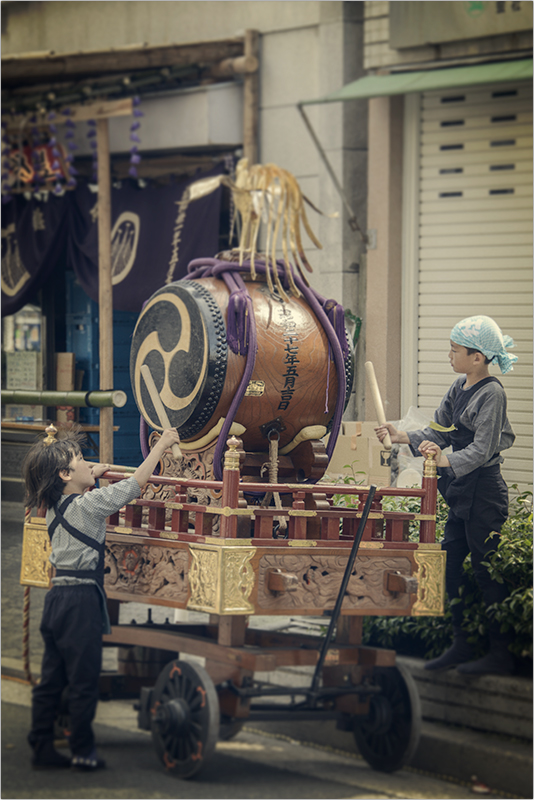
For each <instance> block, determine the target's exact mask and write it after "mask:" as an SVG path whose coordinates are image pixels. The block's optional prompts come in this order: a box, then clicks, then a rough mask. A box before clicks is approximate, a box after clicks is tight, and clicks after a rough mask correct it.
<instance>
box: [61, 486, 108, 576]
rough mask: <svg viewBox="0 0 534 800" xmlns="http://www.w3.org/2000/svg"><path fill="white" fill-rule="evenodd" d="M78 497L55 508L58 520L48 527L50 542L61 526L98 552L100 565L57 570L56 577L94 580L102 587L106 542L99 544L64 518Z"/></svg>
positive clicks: (67, 500)
mask: <svg viewBox="0 0 534 800" xmlns="http://www.w3.org/2000/svg"><path fill="white" fill-rule="evenodd" d="M77 497H78V495H77V494H70V495H69V496H68V497H67V499H66V500H65V501H64V503H63V504H62V505H61V506H60V505H59V504H58V505H56V507H55V512H56V518H55V519H54V520H53V522H51V523H50V525H49V526H48V535H49V536H50V541H52V537H53V535H54V533H55V531H56V528H57V527H58V525H61V527H62V528H64V529H65V530H66V531H67V533H70V535H71V536H74V538H75V539H78V541H79V542H82V543H83V544H85V545H86V546H87V547H91V548H92V549H93V550H96V551H97V553H98V564H97V566H96V569H94V570H93V569H56V576H57V577H58V578H60V577H69V578H94V580H96V581H97V583H99V584H100V586H103V585H104V552H105V542H102V543H101V544H99V543H98V542H96V541H95V540H94V539H92V538H91V537H90V536H87V534H86V533H82V531H79V530H78V529H77V528H75V527H74V525H71V524H70V522H67V520H66V519H65V517H64V513H65V511H66V509H67V508H68V506H69V505H70V504H71V503H72V501H73V500H75V499H76V498H77Z"/></svg>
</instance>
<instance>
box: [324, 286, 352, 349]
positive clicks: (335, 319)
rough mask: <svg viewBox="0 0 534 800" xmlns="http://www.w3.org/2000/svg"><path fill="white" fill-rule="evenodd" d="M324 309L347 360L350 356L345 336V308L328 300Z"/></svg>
mask: <svg viewBox="0 0 534 800" xmlns="http://www.w3.org/2000/svg"><path fill="white" fill-rule="evenodd" d="M323 308H324V310H325V312H326V314H327V316H328V319H329V320H330V323H331V325H332V327H333V329H334V331H335V334H336V337H337V339H338V341H339V344H340V346H341V352H342V353H343V358H346V357H347V356H348V354H349V345H348V342H347V336H346V334H345V312H344V310H343V306H342V305H340V304H339V303H337V302H336V301H335V300H326V301H325V303H324V304H323Z"/></svg>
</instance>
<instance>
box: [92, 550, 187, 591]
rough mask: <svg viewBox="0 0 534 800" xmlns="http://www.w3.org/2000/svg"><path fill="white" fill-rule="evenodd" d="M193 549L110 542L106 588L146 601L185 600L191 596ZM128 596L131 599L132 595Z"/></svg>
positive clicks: (106, 566) (107, 556) (106, 564)
mask: <svg viewBox="0 0 534 800" xmlns="http://www.w3.org/2000/svg"><path fill="white" fill-rule="evenodd" d="M188 563H189V551H188V550H187V549H184V550H178V549H175V548H169V547H162V546H161V545H145V544H135V543H134V542H132V544H129V543H128V544H108V545H107V547H106V561H105V568H106V569H109V572H107V573H106V575H105V582H104V586H105V589H106V591H109V592H110V593H112V594H113V596H114V597H117V596H118V595H120V594H121V593H124V595H139V599H140V600H141V599H142V600H144V601H145V602H150V600H151V599H152V598H153V599H155V600H162V599H166V600H173V601H175V602H182V603H183V602H185V601H186V600H187V595H188V574H187V573H188ZM128 599H131V597H129V598H128Z"/></svg>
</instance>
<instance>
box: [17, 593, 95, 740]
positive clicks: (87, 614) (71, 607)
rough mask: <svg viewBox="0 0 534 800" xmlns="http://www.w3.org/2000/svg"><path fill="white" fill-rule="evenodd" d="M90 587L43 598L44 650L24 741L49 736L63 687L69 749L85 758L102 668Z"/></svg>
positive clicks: (92, 736) (52, 594)
mask: <svg viewBox="0 0 534 800" xmlns="http://www.w3.org/2000/svg"><path fill="white" fill-rule="evenodd" d="M100 598H101V595H100V593H99V591H98V589H97V587H96V586H93V585H90V584H79V585H77V586H54V587H52V589H51V590H50V591H49V592H48V594H47V596H46V598H45V604H44V610H43V618H42V621H41V628H40V630H41V635H42V637H43V639H44V643H45V652H44V655H43V663H42V667H41V681H40V683H39V684H37V686H35V687H34V689H33V693H32V728H31V731H30V734H29V736H28V741H29V742H30V744H31V745H32V746H34V745H35V744H36V743H37V742H38V741H39V740H43V739H49V740H52V739H53V737H54V720H55V717H56V714H57V711H58V708H59V703H60V700H61V694H62V692H63V690H64V689H65V687H66V686H68V687H69V714H70V721H71V737H70V748H71V751H72V754H73V755H78V756H88V755H89V754H90V753H91V752H92V750H93V749H94V746H95V741H94V734H93V729H92V725H91V723H92V721H93V718H94V716H95V712H96V705H97V702H98V680H99V676H100V669H101V666H102V607H101V599H100Z"/></svg>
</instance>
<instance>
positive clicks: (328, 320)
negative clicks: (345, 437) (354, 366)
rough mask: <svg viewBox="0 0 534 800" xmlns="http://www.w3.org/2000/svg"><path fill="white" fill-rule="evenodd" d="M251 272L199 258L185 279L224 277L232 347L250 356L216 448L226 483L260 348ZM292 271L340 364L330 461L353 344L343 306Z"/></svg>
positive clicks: (218, 474) (217, 471)
mask: <svg viewBox="0 0 534 800" xmlns="http://www.w3.org/2000/svg"><path fill="white" fill-rule="evenodd" d="M255 267H256V271H257V272H258V273H260V274H265V272H266V266H265V264H264V263H262V262H261V261H260V262H255ZM276 267H277V271H278V275H279V277H280V280H281V281H282V285H283V286H284V288H285V289H287V288H288V285H287V278H286V275H285V268H284V262H283V261H277V262H276ZM247 269H250V262H249V261H246V262H244V263H243V264H241V265H239V264H238V263H234V262H229V261H219V260H218V259H216V258H196V259H194V260H193V261H191V262H190V263H189V266H188V268H187V272H188V274H187V278H186V279H185V280H195V279H196V278H208V277H214V278H215V277H220V278H222V279H223V280H224V282H225V284H226V286H227V287H228V290H229V292H230V298H229V302H228V321H227V341H228V346H229V347H230V349H231V350H232V352H234V353H236V354H239V355H246V357H247V361H246V366H245V371H244V373H243V377H242V379H241V382H240V384H239V387H238V390H237V392H236V394H235V396H234V399H233V401H232V403H231V405H230V408H229V410H228V414H227V416H226V419H225V422H224V425H223V427H222V430H221V432H220V434H219V438H218V441H217V445H216V447H215V453H214V457H213V468H214V476H215V480H222V464H223V457H224V451H225V449H226V439H227V436H228V432H229V430H230V427H231V425H232V422H233V421H234V417H235V415H236V412H237V409H238V408H239V406H240V404H241V401H242V400H243V397H244V395H245V391H246V389H247V386H248V384H249V382H250V378H251V376H252V373H253V371H254V364H255V360H256V351H257V347H258V341H257V333H256V321H255V317H254V310H253V306H252V300H251V298H250V295H249V293H248V292H247V288H246V285H245V282H244V280H243V278H242V277H241V275H240V274H239V273H240V272H243V271H244V270H247ZM291 271H292V273H293V278H294V281H295V284H296V286H297V288H298V289H299V291H300V292H301V293H302V295H303V296H304V297H305V298H306V301H307V303H308V305H309V306H310V308H311V309H312V311H313V312H314V313H315V316H316V317H317V319H318V320H319V322H320V323H321V325H322V327H323V330H324V332H325V333H326V336H327V338H328V342H329V349H331V352H332V354H333V356H334V363H335V365H336V370H337V375H338V384H339V385H338V395H337V399H336V408H335V411H334V416H333V419H332V430H331V432H330V438H329V440H328V445H327V447H326V452H327V455H328V458H329V459H330V458H331V457H332V453H333V451H334V447H335V446H336V442H337V439H338V436H339V430H340V427H341V418H342V416H343V409H344V406H345V395H346V389H347V379H346V374H345V358H346V357H347V355H348V353H349V345H348V342H347V337H346V335H345V323H344V312H343V307H342V306H341V305H339V304H338V303H336V301H335V300H325V298H324V297H321V295H320V294H318V293H317V292H316V291H315V290H314V289H312V288H311V287H310V286H306V284H305V283H304V281H303V280H302V279H301V278H300V276H299V275H296V274H295V272H294V270H293V268H291ZM247 321H248V324H247ZM329 355H330V353H329ZM328 381H329V377H328ZM327 396H328V387H327ZM143 452H144V451H143Z"/></svg>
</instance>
